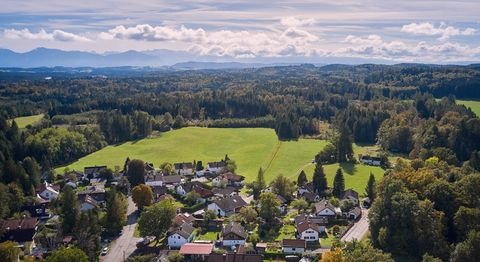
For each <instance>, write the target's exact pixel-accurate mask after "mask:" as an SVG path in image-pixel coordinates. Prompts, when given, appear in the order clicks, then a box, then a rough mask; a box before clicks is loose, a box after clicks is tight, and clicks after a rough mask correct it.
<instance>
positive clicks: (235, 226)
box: [222, 222, 247, 239]
mask: <svg viewBox="0 0 480 262" xmlns="http://www.w3.org/2000/svg"><path fill="white" fill-rule="evenodd" d="M230 233H234V234H235V235H237V236H239V237H241V238H243V239H246V238H247V232H245V229H244V228H243V227H242V226H241V225H240V224H239V223H236V222H230V223H229V224H227V225H225V228H223V231H222V235H224V236H225V235H228V234H230Z"/></svg>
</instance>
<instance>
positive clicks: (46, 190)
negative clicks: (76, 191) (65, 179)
mask: <svg viewBox="0 0 480 262" xmlns="http://www.w3.org/2000/svg"><path fill="white" fill-rule="evenodd" d="M37 192H38V196H39V197H40V198H42V199H44V200H53V199H56V198H57V197H58V195H59V194H60V187H59V186H54V185H52V184H50V183H48V182H47V181H45V182H43V183H42V184H41V185H40V187H39V188H38V189H37Z"/></svg>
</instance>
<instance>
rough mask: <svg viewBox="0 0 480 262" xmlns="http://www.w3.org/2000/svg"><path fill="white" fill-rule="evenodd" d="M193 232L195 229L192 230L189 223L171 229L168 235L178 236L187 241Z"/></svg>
mask: <svg viewBox="0 0 480 262" xmlns="http://www.w3.org/2000/svg"><path fill="white" fill-rule="evenodd" d="M194 230H195V228H193V227H192V225H190V224H189V223H183V224H182V225H181V226H176V227H173V228H171V229H170V230H169V234H168V235H173V234H179V235H180V236H182V237H183V238H185V239H188V238H189V237H190V236H191V235H192V233H193V231H194Z"/></svg>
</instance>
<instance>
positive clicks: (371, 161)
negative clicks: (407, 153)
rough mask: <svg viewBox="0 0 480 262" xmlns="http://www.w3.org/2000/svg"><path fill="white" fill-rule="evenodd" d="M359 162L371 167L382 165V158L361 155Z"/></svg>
mask: <svg viewBox="0 0 480 262" xmlns="http://www.w3.org/2000/svg"><path fill="white" fill-rule="evenodd" d="M359 161H360V162H361V163H363V164H365V165H370V166H381V165H382V159H381V158H380V157H375V156H368V155H365V156H364V155H360V157H359Z"/></svg>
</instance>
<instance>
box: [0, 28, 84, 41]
mask: <svg viewBox="0 0 480 262" xmlns="http://www.w3.org/2000/svg"><path fill="white" fill-rule="evenodd" d="M3 34H4V36H5V37H6V38H9V39H28V40H42V41H60V42H90V41H91V40H90V39H88V38H86V37H83V36H79V35H76V34H73V33H69V32H65V31H62V30H53V31H52V32H51V33H48V32H47V31H45V30H44V29H41V30H40V31H38V33H33V32H30V30H29V29H26V28H25V29H22V30H16V29H5V30H4V32H3Z"/></svg>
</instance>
